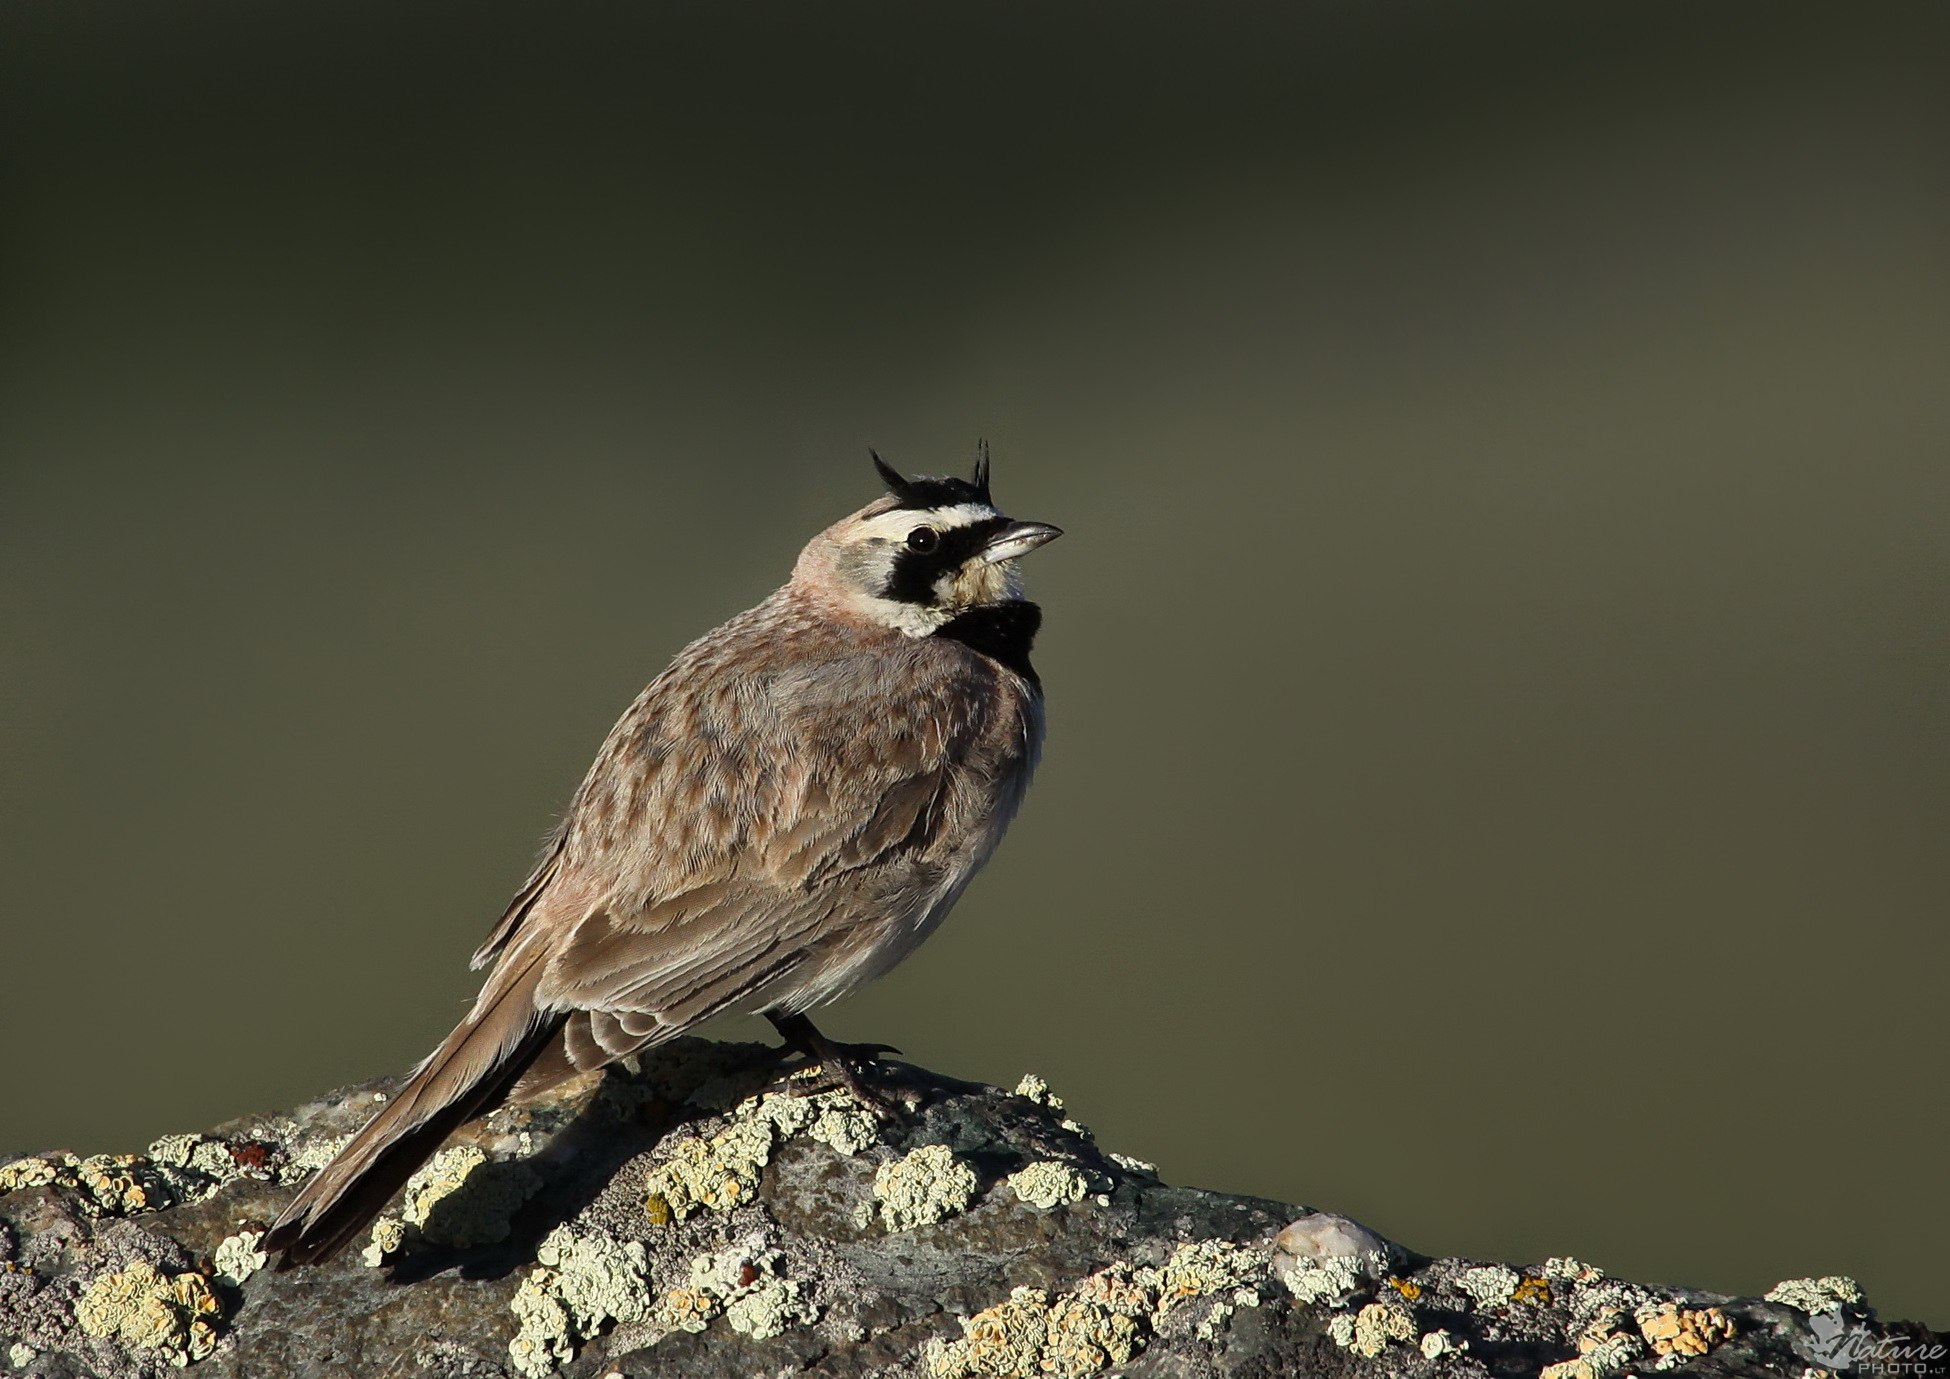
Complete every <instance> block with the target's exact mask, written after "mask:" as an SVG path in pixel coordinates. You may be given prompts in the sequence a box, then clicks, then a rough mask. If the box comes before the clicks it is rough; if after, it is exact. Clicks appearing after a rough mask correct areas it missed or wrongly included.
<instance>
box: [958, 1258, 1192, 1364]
mask: <svg viewBox="0 0 1950 1379" xmlns="http://www.w3.org/2000/svg"><path fill="white" fill-rule="evenodd" d="M1157 1272H1158V1271H1157V1270H1155V1269H1149V1270H1137V1271H1133V1270H1132V1268H1131V1266H1130V1265H1128V1264H1113V1265H1111V1266H1110V1267H1109V1268H1107V1269H1104V1270H1102V1271H1101V1272H1098V1273H1095V1274H1091V1275H1090V1276H1089V1277H1087V1278H1084V1279H1081V1280H1079V1281H1078V1283H1077V1285H1076V1286H1075V1287H1074V1288H1072V1289H1070V1290H1069V1291H1068V1292H1066V1293H1062V1294H1060V1295H1058V1296H1057V1297H1056V1299H1055V1300H1054V1301H1051V1300H1050V1297H1049V1295H1048V1294H1047V1293H1046V1292H1044V1291H1043V1290H1042V1289H1040V1288H1017V1289H1015V1290H1014V1291H1013V1292H1012V1293H1010V1294H1009V1297H1008V1299H1007V1300H1006V1301H1003V1302H1000V1303H997V1304H996V1305H995V1306H994V1307H990V1308H987V1309H986V1310H984V1311H981V1312H978V1313H976V1314H975V1315H974V1316H972V1317H970V1318H968V1319H967V1320H965V1321H964V1322H962V1324H961V1325H962V1334H961V1337H960V1338H959V1339H957V1340H953V1341H942V1340H935V1341H930V1342H929V1343H928V1346H927V1349H926V1351H925V1353H924V1357H923V1369H924V1371H925V1372H926V1373H927V1374H928V1375H929V1376H930V1379H970V1376H975V1375H996V1376H1015V1379H1046V1377H1047V1379H1088V1377H1089V1376H1091V1375H1095V1374H1100V1373H1102V1372H1103V1371H1104V1370H1105V1369H1107V1368H1108V1367H1110V1366H1112V1365H1122V1364H1128V1363H1129V1362H1130V1360H1131V1358H1132V1357H1133V1356H1134V1355H1136V1354H1137V1353H1138V1351H1139V1350H1141V1349H1143V1347H1144V1338H1145V1332H1146V1328H1147V1325H1148V1322H1149V1318H1150V1316H1151V1311H1152V1308H1153V1306H1154V1305H1155V1303H1156V1301H1157V1289H1156V1287H1155V1286H1154V1285H1151V1284H1147V1283H1146V1282H1143V1281H1141V1279H1140V1278H1139V1275H1141V1274H1145V1275H1151V1276H1154V1277H1155V1275H1156V1274H1157Z"/></svg>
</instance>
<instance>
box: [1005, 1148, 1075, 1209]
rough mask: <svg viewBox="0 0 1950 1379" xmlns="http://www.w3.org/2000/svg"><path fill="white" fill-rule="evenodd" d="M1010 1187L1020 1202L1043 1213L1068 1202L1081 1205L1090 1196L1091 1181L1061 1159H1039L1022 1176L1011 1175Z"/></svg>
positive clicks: (1018, 1174)
mask: <svg viewBox="0 0 1950 1379" xmlns="http://www.w3.org/2000/svg"><path fill="white" fill-rule="evenodd" d="M1009 1187H1010V1188H1011V1189H1012V1190H1013V1191H1014V1192H1015V1194H1016V1197H1017V1200H1019V1201H1023V1202H1027V1203H1028V1204H1029V1205H1030V1206H1032V1207H1036V1208H1038V1209H1039V1210H1042V1211H1049V1210H1050V1209H1051V1208H1053V1207H1060V1206H1062V1205H1063V1204H1064V1203H1066V1202H1081V1201H1082V1200H1083V1199H1084V1198H1085V1197H1087V1196H1088V1195H1089V1194H1090V1180H1089V1179H1088V1178H1086V1177H1085V1176H1084V1175H1083V1174H1081V1173H1079V1172H1078V1171H1077V1170H1076V1168H1075V1167H1073V1166H1072V1165H1070V1164H1066V1163H1063V1162H1061V1161H1060V1160H1057V1159H1038V1160H1036V1162H1035V1163H1033V1164H1030V1165H1029V1166H1028V1167H1027V1168H1024V1169H1023V1170H1021V1171H1020V1172H1018V1173H1011V1174H1010V1175H1009Z"/></svg>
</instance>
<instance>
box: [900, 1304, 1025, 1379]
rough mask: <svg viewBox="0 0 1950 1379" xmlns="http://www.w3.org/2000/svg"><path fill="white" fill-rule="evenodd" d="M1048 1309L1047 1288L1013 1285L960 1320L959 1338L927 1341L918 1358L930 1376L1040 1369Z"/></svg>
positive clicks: (960, 1377)
mask: <svg viewBox="0 0 1950 1379" xmlns="http://www.w3.org/2000/svg"><path fill="white" fill-rule="evenodd" d="M1049 1314H1050V1306H1049V1294H1048V1293H1046V1292H1044V1291H1043V1290H1042V1289H1041V1288H1016V1289H1012V1290H1011V1291H1010V1293H1009V1297H1008V1300H1007V1301H1005V1302H999V1303H997V1304H996V1305H995V1306H993V1307H989V1308H985V1309H983V1310H982V1311H980V1312H977V1313H976V1314H975V1315H974V1316H972V1317H970V1318H968V1319H967V1320H965V1321H964V1322H962V1324H961V1329H962V1334H961V1339H959V1340H955V1341H942V1340H939V1339H936V1340H933V1341H931V1342H929V1344H928V1346H927V1349H926V1350H925V1351H924V1352H923V1355H922V1363H923V1364H924V1365H925V1366H926V1368H927V1372H928V1373H929V1374H930V1375H931V1376H933V1379H964V1377H965V1376H968V1375H976V1374H985V1375H999V1376H1019V1377H1020V1379H1028V1377H1029V1376H1032V1375H1035V1374H1038V1373H1040V1372H1041V1365H1042V1356H1043V1347H1044V1345H1045V1344H1046V1343H1047V1342H1048V1340H1049Z"/></svg>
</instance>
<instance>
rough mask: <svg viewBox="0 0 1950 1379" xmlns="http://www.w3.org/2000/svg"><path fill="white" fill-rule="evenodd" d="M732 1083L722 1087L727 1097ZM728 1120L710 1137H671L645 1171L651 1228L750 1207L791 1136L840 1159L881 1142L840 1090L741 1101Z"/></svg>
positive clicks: (868, 1117) (866, 1115) (864, 1114)
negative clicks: (776, 1153)
mask: <svg viewBox="0 0 1950 1379" xmlns="http://www.w3.org/2000/svg"><path fill="white" fill-rule="evenodd" d="M735 1086H736V1084H735V1083H729V1084H728V1085H727V1091H726V1095H727V1096H728V1095H730V1094H731V1091H732V1089H733V1088H735ZM730 1117H731V1123H730V1124H729V1125H727V1126H726V1127H725V1128H724V1129H723V1130H722V1131H720V1132H719V1133H717V1134H715V1135H711V1136H708V1137H707V1136H702V1135H683V1136H679V1137H677V1138H676V1139H673V1140H671V1141H670V1142H669V1143H668V1145H667V1146H666V1148H665V1150H664V1154H663V1159H662V1162H660V1163H658V1164H656V1165H655V1166H654V1167H652V1168H651V1169H650V1171H649V1172H648V1173H647V1174H645V1176H644V1184H643V1186H644V1199H643V1202H644V1211H645V1214H646V1215H647V1216H648V1218H649V1219H650V1221H651V1222H652V1223H653V1224H659V1225H661V1224H664V1223H666V1222H669V1221H672V1220H676V1221H682V1220H684V1219H686V1218H687V1217H689V1216H690V1215H691V1214H692V1213H693V1212H697V1211H729V1210H731V1209H733V1208H734V1207H739V1206H742V1205H744V1204H745V1203H747V1202H749V1201H750V1200H751V1199H752V1196H753V1194H755V1193H756V1192H757V1190H758V1180H759V1175H760V1174H761V1173H762V1172H763V1171H764V1168H765V1165H766V1164H768V1163H770V1162H771V1159H772V1151H773V1149H774V1148H775V1147H776V1146H777V1145H778V1144H779V1143H780V1142H781V1141H783V1140H787V1139H791V1138H792V1137H793V1136H795V1135H807V1136H809V1137H811V1138H812V1139H815V1140H819V1141H821V1142H822V1143H824V1144H827V1145H829V1146H831V1147H832V1148H834V1149H836V1150H838V1151H839V1152H840V1153H842V1154H858V1153H859V1152H861V1151H862V1150H864V1149H866V1148H868V1147H869V1146H870V1145H873V1144H876V1143H878V1142H879V1139H880V1128H879V1124H878V1122H876V1121H875V1120H874V1118H873V1116H872V1115H871V1114H870V1113H868V1112H867V1111H865V1110H863V1109H862V1108H861V1107H860V1106H859V1105H858V1104H856V1103H855V1102H854V1101H853V1100H852V1098H850V1097H849V1096H847V1095H846V1094H845V1093H844V1092H821V1093H817V1094H815V1095H811V1096H793V1095H789V1094H786V1093H782V1092H767V1093H765V1094H763V1095H760V1096H747V1097H744V1099H743V1100H741V1101H739V1102H738V1103H737V1104H736V1105H735V1106H733V1107H732V1109H731V1112H730Z"/></svg>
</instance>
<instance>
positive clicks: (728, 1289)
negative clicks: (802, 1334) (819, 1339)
mask: <svg viewBox="0 0 1950 1379" xmlns="http://www.w3.org/2000/svg"><path fill="white" fill-rule="evenodd" d="M784 1260H785V1256H784V1255H783V1254H782V1253H781V1252H780V1251H778V1250H775V1249H770V1248H768V1247H766V1245H765V1244H764V1242H763V1241H762V1240H757V1239H754V1240H748V1241H746V1242H744V1243H742V1244H739V1245H734V1246H732V1247H731V1248H729V1249H726V1250H720V1251H717V1252H715V1253H712V1254H705V1255H700V1256H699V1257H698V1258H696V1259H694V1260H692V1261H691V1266H690V1278H689V1281H688V1282H686V1283H684V1284H681V1285H679V1286H678V1287H676V1288H672V1289H671V1290H669V1291H668V1292H667V1293H665V1294H664V1296H663V1297H662V1298H660V1299H659V1300H658V1302H657V1306H656V1308H655V1309H654V1311H653V1313H652V1316H651V1321H652V1323H653V1324H654V1325H655V1327H656V1328H657V1329H658V1330H659V1331H663V1332H666V1333H667V1332H671V1331H702V1330H703V1329H704V1328H705V1327H706V1326H707V1325H709V1324H710V1321H711V1319H712V1318H713V1317H716V1316H719V1315H722V1316H723V1317H724V1319H725V1321H726V1322H727V1323H728V1324H729V1325H730V1327H731V1329H732V1330H733V1331H736V1332H738V1333H740V1334H741V1335H746V1336H750V1337H751V1338H752V1339H753V1340H757V1341H765V1340H770V1339H771V1338H772V1337H774V1336H776V1335H778V1334H779V1333H781V1332H782V1331H784V1330H786V1328H788V1327H791V1326H801V1325H805V1324H807V1323H810V1322H813V1321H815V1320H817V1319H818V1316H819V1309H818V1308H817V1307H815V1306H814V1305H813V1303H812V1302H811V1300H810V1299H808V1298H807V1297H806V1289H805V1285H804V1284H803V1283H801V1282H800V1281H799V1280H797V1279H789V1278H785V1277H783V1276H782V1275H781V1274H780V1273H779V1268H780V1265H782V1264H783V1263H784Z"/></svg>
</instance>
